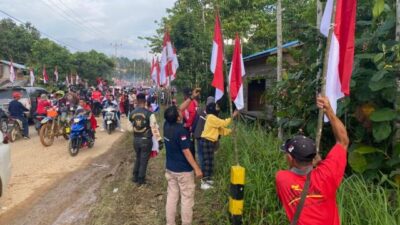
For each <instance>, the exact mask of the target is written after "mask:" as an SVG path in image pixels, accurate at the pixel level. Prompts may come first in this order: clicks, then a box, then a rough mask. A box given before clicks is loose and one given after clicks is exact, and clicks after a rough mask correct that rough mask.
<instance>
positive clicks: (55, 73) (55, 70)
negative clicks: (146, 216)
mask: <svg viewBox="0 0 400 225" xmlns="http://www.w3.org/2000/svg"><path fill="white" fill-rule="evenodd" d="M54 78H55V80H56V82H58V68H57V66H56V68H55V69H54Z"/></svg>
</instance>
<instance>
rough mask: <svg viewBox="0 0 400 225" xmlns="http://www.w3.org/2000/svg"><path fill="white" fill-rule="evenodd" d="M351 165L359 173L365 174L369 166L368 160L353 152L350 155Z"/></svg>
mask: <svg viewBox="0 0 400 225" xmlns="http://www.w3.org/2000/svg"><path fill="white" fill-rule="evenodd" d="M349 164H350V166H351V168H352V169H353V170H354V171H356V172H357V173H363V172H364V171H365V170H366V169H367V166H368V163H367V159H366V158H365V157H364V156H363V155H361V154H360V153H358V152H351V153H350V154H349Z"/></svg>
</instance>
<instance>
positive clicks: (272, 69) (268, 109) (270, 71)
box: [242, 41, 302, 121]
mask: <svg viewBox="0 0 400 225" xmlns="http://www.w3.org/2000/svg"><path fill="white" fill-rule="evenodd" d="M301 45H302V43H301V42H300V41H292V42H289V43H286V44H284V45H283V62H284V64H289V65H293V64H295V60H294V59H293V57H291V56H290V54H289V52H288V49H290V48H297V47H299V46H301ZM276 56H277V48H276V47H275V48H271V49H267V50H265V51H262V52H258V53H255V54H252V55H249V56H246V57H244V58H243V61H244V65H245V68H246V76H245V80H244V84H245V85H244V88H243V92H244V93H243V94H244V103H245V108H244V109H243V111H242V114H243V116H244V117H246V118H247V119H260V120H266V121H271V120H273V119H274V117H273V108H272V106H270V105H268V104H266V101H265V97H264V96H265V93H266V92H267V91H268V90H270V89H271V88H272V87H273V86H274V85H275V84H276V63H275V62H276V60H269V59H270V58H271V57H275V58H276ZM270 61H272V62H274V63H271V62H270Z"/></svg>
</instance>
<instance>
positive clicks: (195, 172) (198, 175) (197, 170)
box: [194, 169, 203, 179]
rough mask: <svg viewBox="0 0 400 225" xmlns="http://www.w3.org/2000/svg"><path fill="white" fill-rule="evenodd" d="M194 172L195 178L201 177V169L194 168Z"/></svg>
mask: <svg viewBox="0 0 400 225" xmlns="http://www.w3.org/2000/svg"><path fill="white" fill-rule="evenodd" d="M194 174H195V175H196V178H198V179H201V178H203V171H201V169H196V170H194Z"/></svg>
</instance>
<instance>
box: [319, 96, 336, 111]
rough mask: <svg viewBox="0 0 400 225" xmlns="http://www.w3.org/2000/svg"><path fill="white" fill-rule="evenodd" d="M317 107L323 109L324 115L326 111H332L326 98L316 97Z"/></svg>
mask: <svg viewBox="0 0 400 225" xmlns="http://www.w3.org/2000/svg"><path fill="white" fill-rule="evenodd" d="M317 106H318V108H320V109H323V110H324V112H325V113H326V112H327V111H333V109H332V106H331V103H330V102H329V99H328V97H326V96H318V97H317Z"/></svg>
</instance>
